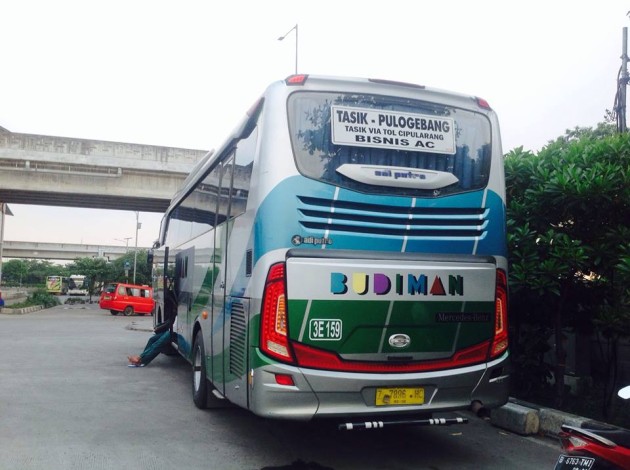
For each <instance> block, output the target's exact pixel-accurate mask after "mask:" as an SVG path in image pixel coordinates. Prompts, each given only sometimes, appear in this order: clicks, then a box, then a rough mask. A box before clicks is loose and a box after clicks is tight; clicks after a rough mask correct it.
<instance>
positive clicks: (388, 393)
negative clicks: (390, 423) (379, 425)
mask: <svg viewBox="0 0 630 470" xmlns="http://www.w3.org/2000/svg"><path fill="white" fill-rule="evenodd" d="M423 403H424V388H422V387H392V388H377V389H376V406H387V405H422V404H423Z"/></svg>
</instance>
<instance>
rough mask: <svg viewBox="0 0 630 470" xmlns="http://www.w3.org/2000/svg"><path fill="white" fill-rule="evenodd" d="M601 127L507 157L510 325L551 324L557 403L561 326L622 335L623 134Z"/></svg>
mask: <svg viewBox="0 0 630 470" xmlns="http://www.w3.org/2000/svg"><path fill="white" fill-rule="evenodd" d="M607 126H608V125H606V124H602V125H600V126H598V127H597V129H595V130H589V129H580V128H576V129H575V130H572V131H567V134H566V135H565V136H564V137H561V138H558V139H557V140H556V141H553V142H551V143H550V144H549V145H548V146H546V147H545V148H544V149H542V150H541V151H540V152H539V153H538V154H533V153H531V152H525V151H523V149H522V148H518V149H515V150H514V151H512V152H510V153H509V154H507V155H506V158H505V167H506V186H507V204H508V207H507V213H508V233H509V237H508V243H509V249H510V271H511V272H510V286H511V289H512V299H511V300H512V301H511V305H512V307H513V314H514V316H516V318H517V320H516V327H517V329H518V328H519V326H520V324H521V323H522V322H525V323H528V324H530V325H531V324H534V325H543V326H544V327H545V328H548V329H550V330H553V331H554V337H555V358H556V360H555V378H556V403H557V405H558V406H561V405H562V402H563V396H564V395H563V393H564V373H565V358H566V351H565V347H564V345H563V343H564V341H563V340H564V338H563V334H562V332H563V328H565V327H571V328H574V329H586V330H588V328H592V327H596V328H597V329H598V331H599V332H600V333H601V334H605V335H607V337H608V338H612V339H615V340H614V341H617V340H618V339H619V338H620V337H622V336H623V335H625V334H626V332H625V331H624V330H623V329H621V328H619V325H621V324H623V321H619V318H616V317H617V316H618V315H626V314H625V313H624V312H625V307H624V305H627V304H626V303H624V302H627V291H625V293H624V291H623V289H622V288H621V286H623V287H625V286H627V285H628V280H629V279H628V278H627V277H624V278H623V282H622V281H621V278H622V277H623V276H625V274H624V271H623V269H625V266H626V265H625V262H626V261H625V260H627V255H628V240H629V239H630V238H628V237H629V235H630V222H629V220H630V218H629V217H628V214H629V213H630V212H629V208H630V137H629V136H628V135H627V134H624V135H612V133H611V132H610V127H607ZM628 266H630V264H629V265H628ZM532 306H534V308H532ZM524 309H528V310H527V311H524ZM611 309H612V310H613V311H614V312H615V314H616V315H615V316H614V317H615V319H614V320H612V318H613V317H611V315H610V311H611ZM605 312H608V314H607V315H603V314H604V313H605ZM598 315H599V317H600V320H599V321H598V322H595V321H594V319H595V318H596V317H598ZM606 319H608V320H606ZM626 320H627V321H630V317H626ZM604 325H606V326H604ZM612 331H614V334H612V333H611V332H612ZM614 341H613V343H614ZM517 344H518V343H517ZM611 347H612V348H613V350H616V343H615V344H612V345H611ZM610 359H611V360H614V355H613V356H611V358H610ZM607 379H608V378H607Z"/></svg>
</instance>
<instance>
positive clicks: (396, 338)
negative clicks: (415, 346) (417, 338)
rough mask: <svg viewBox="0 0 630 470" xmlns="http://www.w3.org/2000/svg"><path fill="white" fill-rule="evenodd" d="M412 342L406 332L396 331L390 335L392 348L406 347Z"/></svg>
mask: <svg viewBox="0 0 630 470" xmlns="http://www.w3.org/2000/svg"><path fill="white" fill-rule="evenodd" d="M410 344H411V338H410V337H409V335H406V334H404V333H396V334H395V335H391V336H390V337H389V345H390V346H391V347H392V348H398V349H400V348H406V347H407V346H409V345H410Z"/></svg>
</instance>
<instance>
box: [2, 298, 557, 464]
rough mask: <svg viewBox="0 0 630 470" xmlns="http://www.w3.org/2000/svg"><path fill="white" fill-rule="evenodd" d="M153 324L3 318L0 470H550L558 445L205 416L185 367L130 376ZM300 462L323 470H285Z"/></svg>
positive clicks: (166, 364) (499, 436) (163, 359)
mask: <svg viewBox="0 0 630 470" xmlns="http://www.w3.org/2000/svg"><path fill="white" fill-rule="evenodd" d="M151 324H152V318H151V317H122V316H112V315H110V314H109V312H108V311H106V310H100V309H99V308H98V305H97V304H92V305H74V306H66V305H64V306H60V307H55V308H52V309H47V310H42V311H39V312H34V313H30V314H25V315H6V314H0V358H1V359H0V469H1V470H5V469H6V470H13V469H15V470H22V469H38V470H39V469H46V470H56V469H60V470H68V469H116V470H119V469H126V470H131V469H142V470H144V469H172V468H185V469H202V468H204V469H219V470H223V469H225V470H231V469H239V470H240V469H247V470H260V469H262V468H264V467H269V468H293V469H296V470H297V469H298V468H308V469H310V470H315V469H320V470H321V469H323V468H328V469H334V470H345V469H393V470H399V469H400V470H407V469H440V470H450V469H453V470H454V469H457V470H460V469H502V470H503V469H537V470H538V469H540V470H544V469H553V467H554V465H555V461H556V459H557V457H558V455H559V454H560V449H559V446H558V444H557V443H556V442H554V441H551V440H548V439H540V438H536V437H522V436H518V435H514V434H510V433H509V432H506V431H504V430H501V429H499V428H495V427H493V426H492V425H490V424H489V423H488V422H486V421H483V420H480V419H476V418H475V417H473V416H472V415H466V416H468V417H469V418H470V423H469V424H466V425H459V426H452V427H442V428H436V427H432V428H427V427H422V428H421V427H405V428H402V427H398V428H390V429H384V430H378V431H352V432H347V431H346V432H341V431H337V430H336V428H335V427H334V426H333V425H332V424H331V423H316V424H313V423H293V422H282V421H270V420H263V419H261V418H258V417H256V416H254V415H252V414H251V413H249V412H247V411H245V410H241V409H238V408H233V407H227V408H224V409H215V410H204V411H201V410H198V409H197V408H195V406H194V405H193V403H192V399H191V385H190V366H189V365H188V364H187V363H186V362H185V361H184V360H183V359H181V358H179V357H178V356H174V357H168V356H159V357H158V358H157V359H156V360H155V361H153V362H152V363H151V364H150V365H149V366H147V367H144V368H128V367H127V359H126V357H127V355H129V354H134V353H139V352H140V351H141V350H142V348H143V347H144V345H145V343H146V341H147V339H148V338H149V337H150V335H151V333H150V331H149V330H150V327H151ZM298 460H302V461H304V462H314V463H317V464H319V465H321V466H322V467H318V466H315V465H313V466H310V467H298V466H295V465H294V466H292V467H285V466H286V465H289V464H291V463H292V462H295V461H298Z"/></svg>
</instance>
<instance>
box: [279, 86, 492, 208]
mask: <svg viewBox="0 0 630 470" xmlns="http://www.w3.org/2000/svg"><path fill="white" fill-rule="evenodd" d="M288 111H289V129H290V132H291V139H292V144H293V152H294V155H295V159H296V163H297V167H298V170H299V171H300V172H301V173H302V174H303V175H304V176H307V177H309V178H313V179H316V180H320V181H324V182H327V183H332V184H334V185H338V186H341V187H345V188H348V189H352V190H355V191H361V192H365V193H374V194H397V195H403V196H416V197H423V196H424V197H427V196H442V195H449V194H456V193H460V192H465V191H472V190H478V189H482V188H484V187H485V186H486V184H487V183H488V176H489V172H490V164H491V128H490V122H489V120H488V119H487V118H486V116H484V115H483V114H481V113H475V112H472V111H468V110H464V109H460V108H454V107H448V106H444V105H440V104H435V103H429V102H424V101H417V100H411V99H406V98H400V97H390V96H381V95H364V94H347V93H331V92H296V93H293V94H292V95H291V96H290V98H289V106H288ZM436 175H437V176H436ZM432 178H439V180H438V181H437V182H435V183H433V184H430V183H429V181H430V180H431V179H432Z"/></svg>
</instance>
